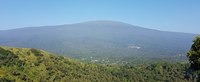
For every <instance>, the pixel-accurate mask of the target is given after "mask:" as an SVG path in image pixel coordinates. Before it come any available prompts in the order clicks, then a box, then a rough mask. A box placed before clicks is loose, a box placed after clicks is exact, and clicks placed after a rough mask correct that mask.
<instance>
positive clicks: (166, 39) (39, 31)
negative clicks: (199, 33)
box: [0, 21, 195, 58]
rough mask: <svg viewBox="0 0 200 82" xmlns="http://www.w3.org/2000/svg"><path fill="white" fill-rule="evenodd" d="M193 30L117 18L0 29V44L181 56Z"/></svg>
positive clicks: (76, 53)
mask: <svg viewBox="0 0 200 82" xmlns="http://www.w3.org/2000/svg"><path fill="white" fill-rule="evenodd" d="M194 36H195V34H189V33H178V32H167V31H159V30H153V29H147V28H143V27H139V26H134V25H131V24H127V23H123V22H117V21H89V22H83V23H76V24H67V25H57V26H41V27H29V28H19V29H12V30H3V31H0V45H3V46H14V47H27V48H38V49H43V50H47V51H50V52H53V53H57V54H63V55H66V56H69V57H76V58H83V57H169V56H170V57H171V56H183V55H185V52H186V51H187V50H188V49H189V48H190V46H191V43H192V42H191V41H192V39H193V38H194Z"/></svg>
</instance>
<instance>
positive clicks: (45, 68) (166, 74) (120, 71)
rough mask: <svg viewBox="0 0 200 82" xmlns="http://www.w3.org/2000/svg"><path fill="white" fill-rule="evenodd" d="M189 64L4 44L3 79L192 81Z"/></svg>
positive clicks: (37, 81) (0, 57) (20, 81)
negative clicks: (92, 59)
mask: <svg viewBox="0 0 200 82" xmlns="http://www.w3.org/2000/svg"><path fill="white" fill-rule="evenodd" d="M188 67H189V64H187V63H166V62H160V63H156V64H151V65H137V66H132V65H129V64H125V65H99V64H92V63H81V62H78V61H75V60H73V59H70V58H66V57H63V56H54V55H52V54H51V53H48V52H45V51H43V50H37V49H29V48H10V47H0V82H12V81H15V82H159V81H162V82H163V81H164V82H192V81H194V79H192V75H191V74H189V73H188V72H187V70H188Z"/></svg>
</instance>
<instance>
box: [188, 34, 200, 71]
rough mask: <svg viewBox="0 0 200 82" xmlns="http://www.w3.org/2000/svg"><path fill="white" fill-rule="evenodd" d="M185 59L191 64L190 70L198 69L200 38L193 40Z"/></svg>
mask: <svg viewBox="0 0 200 82" xmlns="http://www.w3.org/2000/svg"><path fill="white" fill-rule="evenodd" d="M187 57H188V58H189V61H190V63H191V68H192V69H194V70H199V69H200V36H197V37H196V38H195V39H194V40H193V44H192V47H191V49H190V50H189V51H188V53H187Z"/></svg>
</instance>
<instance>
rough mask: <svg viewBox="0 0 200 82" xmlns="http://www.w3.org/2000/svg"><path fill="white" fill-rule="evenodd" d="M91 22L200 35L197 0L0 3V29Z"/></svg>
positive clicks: (10, 0)
mask: <svg viewBox="0 0 200 82" xmlns="http://www.w3.org/2000/svg"><path fill="white" fill-rule="evenodd" d="M91 20H116V21H122V22H126V23H130V24H132V25H137V26H142V27H145V28H152V29H158V30H164V31H175V32H187V33H200V0H0V30H5V29H14V28H21V27H31V26H45V25H61V24H70V23H78V22H84V21H91Z"/></svg>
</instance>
